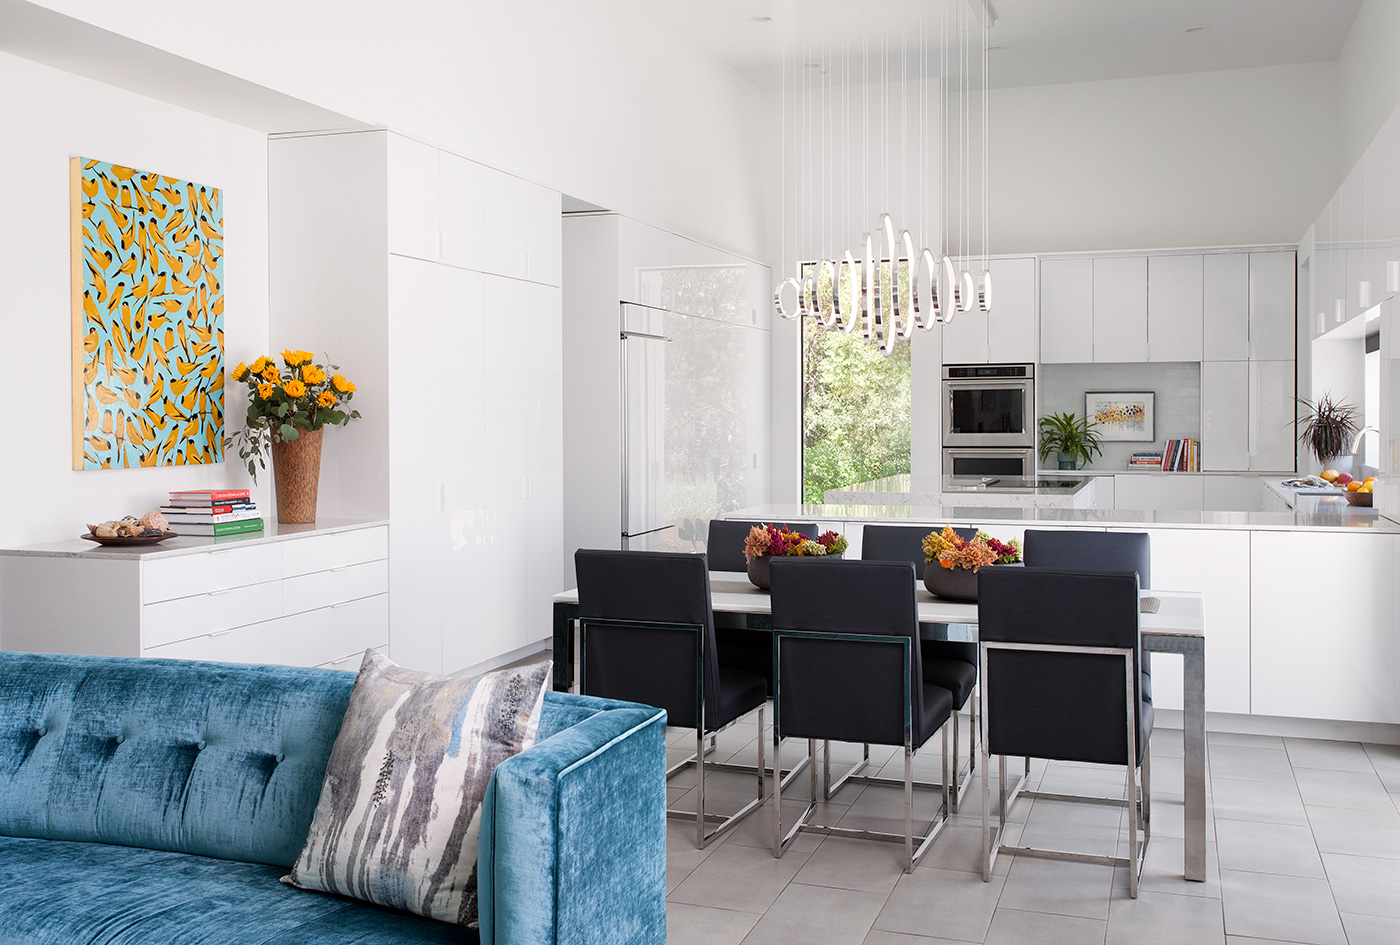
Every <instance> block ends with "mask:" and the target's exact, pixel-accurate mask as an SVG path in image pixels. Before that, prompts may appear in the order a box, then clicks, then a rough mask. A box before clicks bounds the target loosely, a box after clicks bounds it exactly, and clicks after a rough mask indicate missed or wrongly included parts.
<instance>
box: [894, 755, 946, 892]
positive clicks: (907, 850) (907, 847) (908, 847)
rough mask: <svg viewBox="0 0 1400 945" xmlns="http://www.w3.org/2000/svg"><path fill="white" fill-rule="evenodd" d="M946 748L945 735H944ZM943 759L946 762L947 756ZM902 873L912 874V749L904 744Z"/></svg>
mask: <svg viewBox="0 0 1400 945" xmlns="http://www.w3.org/2000/svg"><path fill="white" fill-rule="evenodd" d="M943 744H944V746H945V747H946V746H947V744H948V742H947V733H946V732H945V733H944V742H943ZM943 757H944V759H945V761H946V759H947V757H948V756H947V755H946V754H945V755H944V756H943ZM904 872H906V873H912V872H914V749H913V748H912V747H911V746H910V745H909V743H908V742H905V744H904Z"/></svg>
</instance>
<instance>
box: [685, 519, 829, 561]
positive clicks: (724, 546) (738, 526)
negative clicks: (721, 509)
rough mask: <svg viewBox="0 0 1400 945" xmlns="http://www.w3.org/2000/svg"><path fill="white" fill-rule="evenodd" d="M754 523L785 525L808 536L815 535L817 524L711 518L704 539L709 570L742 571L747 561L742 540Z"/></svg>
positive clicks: (746, 536) (746, 537)
mask: <svg viewBox="0 0 1400 945" xmlns="http://www.w3.org/2000/svg"><path fill="white" fill-rule="evenodd" d="M755 525H776V526H782V525H786V526H787V527H788V529H789V530H790V531H794V532H801V533H802V534H804V535H806V536H807V537H808V538H816V537H817V526H816V525H815V524H814V523H812V522H777V521H773V522H758V521H752V522H745V521H740V520H739V519H729V518H712V519H710V532H709V536H708V537H707V538H706V539H705V553H706V554H707V555H709V556H710V570H711V571H743V570H745V569H746V568H747V567H748V562H747V561H745V560H744V542H745V540H747V539H748V537H749V529H751V528H753V527H754V526H755Z"/></svg>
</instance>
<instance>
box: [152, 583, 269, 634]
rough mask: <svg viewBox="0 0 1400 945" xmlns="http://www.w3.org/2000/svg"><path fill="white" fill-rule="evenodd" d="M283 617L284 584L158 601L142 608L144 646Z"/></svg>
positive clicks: (212, 592)
mask: <svg viewBox="0 0 1400 945" xmlns="http://www.w3.org/2000/svg"><path fill="white" fill-rule="evenodd" d="M281 615H282V582H281V581H269V582H267V583H265V584H248V585H245V586H243V587H233V588H223V589H221V590H217V591H207V592H205V593H203V594H199V595H197V596H195V597H177V598H174V599H173V600H163V601H157V602H156V603H154V604H147V605H145V606H144V607H142V608H141V645H142V646H143V647H145V648H150V647H153V646H163V645H165V644H167V643H174V642H176V641H177V640H188V639H191V638H193V637H200V636H205V635H207V634H210V633H217V632H218V631H220V630H229V629H232V628H233V627H241V626H244V625H246V624H250V623H261V622H263V621H264V620H272V619H274V618H276V617H280V616H281Z"/></svg>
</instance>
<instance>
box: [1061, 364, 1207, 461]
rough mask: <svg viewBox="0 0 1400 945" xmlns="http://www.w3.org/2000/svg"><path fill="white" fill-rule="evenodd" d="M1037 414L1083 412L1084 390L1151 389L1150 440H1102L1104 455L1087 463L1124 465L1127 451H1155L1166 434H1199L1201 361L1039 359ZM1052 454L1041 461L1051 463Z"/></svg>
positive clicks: (1192, 436)
mask: <svg viewBox="0 0 1400 945" xmlns="http://www.w3.org/2000/svg"><path fill="white" fill-rule="evenodd" d="M1036 375H1037V376H1036V379H1035V389H1036V398H1037V399H1038V400H1039V401H1040V406H1039V414H1038V416H1039V417H1044V416H1047V415H1048V414H1052V413H1061V412H1063V411H1066V410H1069V411H1072V412H1073V413H1074V415H1075V416H1077V417H1082V416H1083V415H1084V393H1085V391H1091V390H1092V391H1152V392H1154V393H1155V394H1156V395H1157V397H1156V400H1155V403H1154V408H1155V410H1156V418H1157V420H1156V424H1155V429H1154V431H1153V432H1154V433H1155V434H1156V437H1157V439H1156V441H1155V442H1153V443H1142V442H1138V443H1123V442H1116V443H1104V444H1103V455H1102V456H1100V457H1098V458H1097V459H1095V460H1094V462H1093V463H1091V464H1090V465H1089V466H1088V467H1087V468H1089V469H1098V470H1106V471H1110V472H1111V471H1117V470H1121V469H1126V468H1127V466H1128V457H1130V456H1131V455H1132V454H1133V453H1138V452H1159V451H1160V450H1161V449H1162V447H1163V445H1164V444H1165V443H1166V442H1167V440H1169V439H1178V440H1184V439H1188V438H1189V439H1197V440H1199V439H1200V438H1201V365H1200V364H1199V363H1198V362H1194V361H1156V362H1151V363H1147V364H1137V363H1132V364H1129V363H1124V364H1042V365H1040V366H1039V367H1038V368H1037V369H1036ZM1054 464H1055V457H1053V456H1051V457H1050V459H1049V460H1048V461H1046V462H1043V463H1041V466H1042V467H1044V468H1052V469H1053V468H1054Z"/></svg>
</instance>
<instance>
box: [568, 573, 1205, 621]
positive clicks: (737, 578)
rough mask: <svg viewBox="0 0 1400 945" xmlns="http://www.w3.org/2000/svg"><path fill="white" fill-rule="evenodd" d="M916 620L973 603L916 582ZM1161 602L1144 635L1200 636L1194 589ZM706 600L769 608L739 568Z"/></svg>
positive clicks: (949, 614) (741, 609) (960, 616)
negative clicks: (941, 594)
mask: <svg viewBox="0 0 1400 945" xmlns="http://www.w3.org/2000/svg"><path fill="white" fill-rule="evenodd" d="M916 588H917V599H918V606H919V622H920V623H961V624H971V625H975V624H976V623H977V605H976V604H960V603H957V602H955V601H947V600H943V599H942V598H939V597H934V596H933V595H932V594H930V593H929V592H928V591H927V590H926V589H925V588H924V587H923V585H921V584H920V585H916ZM1143 596H1145V597H1155V598H1157V599H1158V600H1160V601H1161V606H1160V607H1159V609H1158V611H1157V613H1155V614H1142V615H1141V619H1140V621H1139V626H1140V628H1141V630H1142V632H1143V633H1144V634H1153V635H1158V636H1197V637H1199V636H1204V635H1205V599H1204V597H1203V596H1202V595H1201V594H1200V593H1199V592H1196V591H1159V590H1155V589H1154V590H1151V591H1145V592H1144V593H1143ZM554 602H555V603H556V604H577V603H578V588H573V589H571V590H567V591H563V592H561V593H559V594H555V595H554ZM710 602H711V604H712V606H713V607H714V609H715V610H717V611H720V612H722V613H728V614H767V613H771V612H772V610H773V605H772V598H771V597H770V596H769V594H768V592H767V591H761V590H759V589H758V588H757V587H754V585H753V584H752V583H750V581H749V577H748V575H747V574H745V573H744V572H742V571H711V572H710Z"/></svg>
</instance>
